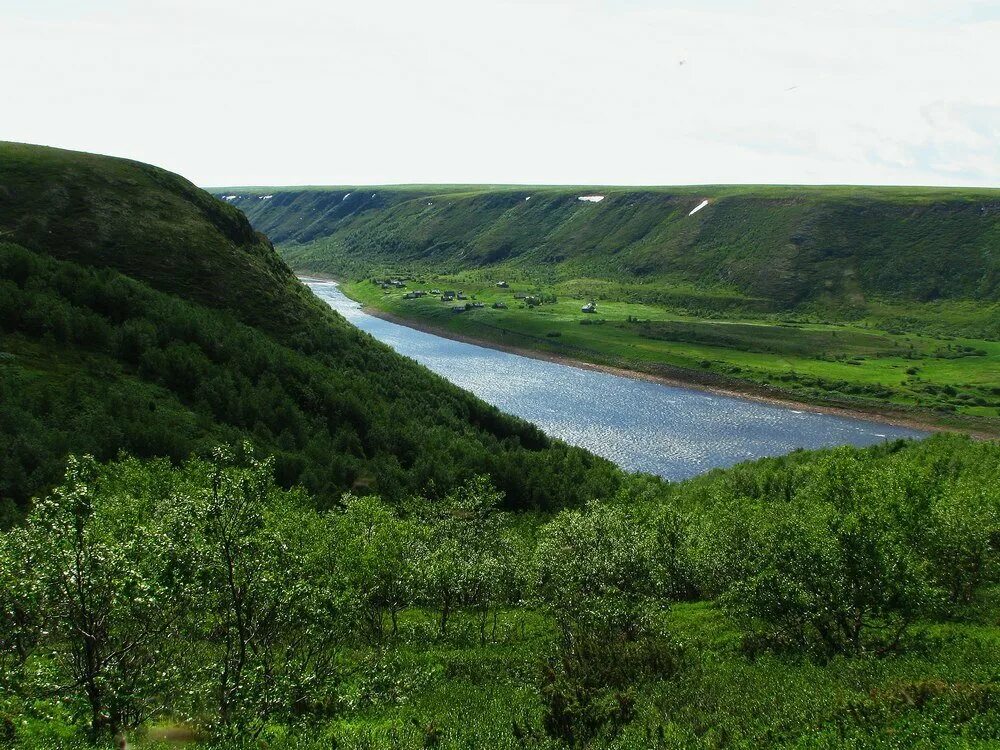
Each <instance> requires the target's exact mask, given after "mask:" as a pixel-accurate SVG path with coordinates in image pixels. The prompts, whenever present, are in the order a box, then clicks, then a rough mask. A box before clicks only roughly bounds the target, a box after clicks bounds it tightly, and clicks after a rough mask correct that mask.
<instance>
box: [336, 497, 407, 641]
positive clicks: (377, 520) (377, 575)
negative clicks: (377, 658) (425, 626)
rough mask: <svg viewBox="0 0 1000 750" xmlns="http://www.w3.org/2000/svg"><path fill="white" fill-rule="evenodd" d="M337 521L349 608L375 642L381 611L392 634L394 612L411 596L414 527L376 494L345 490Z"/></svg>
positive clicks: (395, 619)
mask: <svg viewBox="0 0 1000 750" xmlns="http://www.w3.org/2000/svg"><path fill="white" fill-rule="evenodd" d="M343 504H344V508H343V511H342V512H341V513H340V514H339V517H338V518H337V522H338V525H339V530H340V534H341V543H340V560H341V563H340V567H341V569H342V570H343V575H344V579H345V584H346V587H347V590H348V595H349V597H350V599H351V601H352V604H353V607H352V609H353V610H354V611H355V612H357V613H358V615H359V618H360V620H361V622H362V624H363V627H364V629H365V631H366V632H367V633H368V635H369V638H370V639H372V640H373V641H375V642H377V643H380V642H381V641H382V640H383V638H384V636H385V619H386V615H388V617H389V621H390V623H391V627H392V635H393V636H395V635H396V634H397V631H398V615H399V612H400V611H401V610H402V609H403V608H404V607H406V606H407V604H408V603H409V602H410V599H411V597H412V596H413V588H414V578H415V575H416V570H415V564H416V555H417V549H418V548H417V529H416V525H415V524H414V523H413V522H412V521H409V520H404V519H401V518H399V516H398V515H397V514H396V512H395V511H394V510H393V509H392V508H390V507H389V506H388V505H386V504H385V503H384V502H383V501H382V500H381V499H380V498H378V497H375V496H368V497H361V498H359V497H355V496H353V495H345V496H344V500H343Z"/></svg>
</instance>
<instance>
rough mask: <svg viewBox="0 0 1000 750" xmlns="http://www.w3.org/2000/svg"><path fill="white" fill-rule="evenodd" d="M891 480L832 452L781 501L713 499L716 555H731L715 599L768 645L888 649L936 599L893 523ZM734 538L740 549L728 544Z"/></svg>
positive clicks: (915, 553) (918, 558)
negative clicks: (715, 501) (722, 515)
mask: <svg viewBox="0 0 1000 750" xmlns="http://www.w3.org/2000/svg"><path fill="white" fill-rule="evenodd" d="M900 486H901V485H900V483H899V482H897V481H895V478H894V476H893V474H892V473H891V472H889V473H885V474H880V473H878V472H876V471H873V470H872V468H871V466H870V465H868V464H867V463H866V461H865V459H864V458H859V457H858V456H857V455H856V454H855V453H853V452H851V451H835V452H834V453H832V454H831V455H830V457H829V458H827V459H826V461H824V462H823V463H822V464H821V465H820V466H819V468H818V469H817V470H816V471H815V472H814V473H813V475H812V476H811V477H810V478H809V479H808V481H807V482H806V483H805V484H804V485H803V486H802V487H801V488H800V489H799V490H798V492H797V493H796V495H795V497H794V498H793V499H792V500H790V501H787V502H770V503H767V502H765V503H753V502H747V503H743V504H742V505H740V504H732V505H726V506H720V507H719V508H718V509H717V510H716V518H715V519H714V524H715V525H714V529H715V531H716V532H717V535H716V539H717V541H718V542H719V544H720V547H719V549H718V554H719V556H720V557H722V558H724V559H732V558H738V559H739V560H740V564H739V565H737V566H733V567H732V568H731V573H732V578H731V579H730V581H729V582H728V586H727V587H726V589H725V591H724V593H723V596H722V602H723V603H724V605H725V606H727V607H728V609H729V610H730V611H731V612H732V613H733V614H734V615H736V616H737V617H738V619H739V620H740V621H741V622H742V623H743V624H744V626H745V628H746V630H747V632H748V634H751V635H753V636H754V637H757V638H761V639H762V640H763V641H764V642H765V643H768V644H771V645H777V646H783V647H795V648H810V649H812V650H814V651H816V652H817V653H820V654H823V655H829V654H833V653H852V654H858V653H862V652H868V651H873V652H885V651H888V650H891V649H894V648H895V647H896V646H897V645H898V644H899V642H900V640H901V639H902V638H903V636H904V635H905V633H906V631H907V630H908V628H909V627H910V625H912V624H913V622H914V621H915V620H916V618H917V617H918V616H920V614H922V613H923V612H926V611H927V610H928V609H929V608H930V607H931V606H932V605H933V604H934V602H935V601H936V600H937V598H938V590H937V589H936V587H935V586H934V584H933V581H932V579H931V577H930V575H929V569H928V565H927V563H926V561H925V560H924V559H923V557H922V553H921V551H920V550H918V549H917V548H916V547H915V545H914V544H913V543H912V540H911V539H910V538H909V537H908V535H907V533H906V529H905V528H904V527H903V525H902V524H901V523H900V522H899V519H898V507H899V502H900V497H901V493H900ZM722 512H725V513H726V514H727V517H726V518H725V519H720V518H719V517H718V514H719V513H722ZM727 529H728V531H727ZM735 529H739V533H737V532H736V531H735ZM736 540H738V543H739V547H740V549H739V550H732V549H728V548H727V547H730V546H731V545H732V543H733V542H734V541H736Z"/></svg>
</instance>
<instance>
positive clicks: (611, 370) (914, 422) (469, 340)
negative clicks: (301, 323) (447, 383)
mask: <svg viewBox="0 0 1000 750" xmlns="http://www.w3.org/2000/svg"><path fill="white" fill-rule="evenodd" d="M300 278H303V279H307V278H308V279H315V280H320V281H332V282H335V283H337V284H338V285H339V288H340V289H341V291H342V292H343V293H344V294H345V296H347V297H349V298H351V299H352V300H354V301H355V302H357V303H358V304H360V305H361V306H362V309H363V310H364V311H365V312H366V313H368V314H370V315H373V316H375V317H378V318H380V319H382V320H386V321H388V322H391V323H395V324H397V325H402V326H405V327H407V328H411V329H413V330H417V331H422V332H424V333H428V334H432V335H435V336H440V337H442V338H446V339H449V340H452V341H459V342H462V343H466V344H472V345H475V346H481V347H485V348H489V349H493V350H496V351H503V352H507V353H510V354H515V355H518V356H522V357H528V358H531V359H537V360H542V361H546V362H553V363H557V364H561V365H566V366H570V367H576V368H579V369H583V370H591V371H596V372H602V373H607V374H610V375H616V376H619V377H625V378H630V379H633V380H642V381H646V382H653V383H658V384H661V385H667V386H671V387H675V388H685V389H691V390H697V391H702V392H705V393H711V394H713V395H717V396H723V397H730V398H740V399H744V400H747V401H752V402H755V403H761V404H767V405H771V406H778V407H782V408H788V409H794V410H801V411H809V412H813V413H817V414H829V415H833V416H838V417H844V418H848V419H861V420H867V421H873V422H878V423H881V424H887V425H892V426H895V427H903V428H908V429H915V430H921V431H927V432H942V431H948V432H960V433H965V434H970V435H972V436H974V437H977V438H980V439H996V438H997V434H996V433H995V432H990V431H988V430H982V429H975V428H969V427H963V426H961V425H955V424H948V423H945V422H938V421H933V420H931V419H926V418H923V417H922V415H921V416H915V415H913V414H909V413H906V412H905V411H897V410H893V409H889V408H872V407H867V406H855V405H843V404H834V403H817V402H813V401H806V400H803V399H800V398H795V397H794V396H792V395H790V394H787V393H783V392H781V391H780V390H779V389H773V388H765V387H762V386H760V385H758V384H753V383H744V382H739V381H734V380H731V379H727V381H726V382H707V381H710V380H713V379H715V380H719V381H721V380H722V378H718V377H717V376H713V375H711V374H706V373H703V372H698V371H687V370H685V369H684V368H679V367H673V366H669V365H660V367H661V368H662V369H669V370H670V373H669V374H666V373H662V372H661V373H652V372H648V371H644V370H641V369H636V368H630V367H622V366H620V365H613V364H609V363H607V362H595V361H592V360H587V359H582V358H578V357H571V356H567V355H565V354H557V353H554V352H551V351H544V350H540V349H535V348H531V347H526V346H518V345H515V344H509V343H504V342H498V341H495V340H490V339H486V338H482V337H478V336H471V335H468V334H465V333H460V332H456V331H452V330H449V329H448V328H446V327H443V326H440V325H435V324H432V323H428V322H426V321H423V320H415V319H413V318H409V317H405V316H401V315H398V314H395V313H392V312H388V311H386V310H382V309H380V308H378V307H375V306H373V305H371V304H366V303H365V301H364V300H359V299H357V297H354V296H351V295H350V294H349V292H348V289H347V288H345V285H344V284H343V283H342V280H340V279H336V278H334V277H331V276H329V275H326V274H318V273H308V274H306V273H303V274H302V275H301V276H300Z"/></svg>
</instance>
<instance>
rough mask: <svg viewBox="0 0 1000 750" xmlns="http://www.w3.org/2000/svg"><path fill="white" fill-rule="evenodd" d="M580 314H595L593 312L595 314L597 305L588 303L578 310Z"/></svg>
mask: <svg viewBox="0 0 1000 750" xmlns="http://www.w3.org/2000/svg"><path fill="white" fill-rule="evenodd" d="M580 312H585V313H595V312H597V303H596V302H588V303H587V304H586V305H584V306H583V307H581V308H580Z"/></svg>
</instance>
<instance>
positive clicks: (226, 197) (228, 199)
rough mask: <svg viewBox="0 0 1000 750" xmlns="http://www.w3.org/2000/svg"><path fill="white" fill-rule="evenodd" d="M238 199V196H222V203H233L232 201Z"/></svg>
mask: <svg viewBox="0 0 1000 750" xmlns="http://www.w3.org/2000/svg"><path fill="white" fill-rule="evenodd" d="M239 197H240V196H238V195H224V196H222V200H224V201H234V200H236V199H237V198H239Z"/></svg>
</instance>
